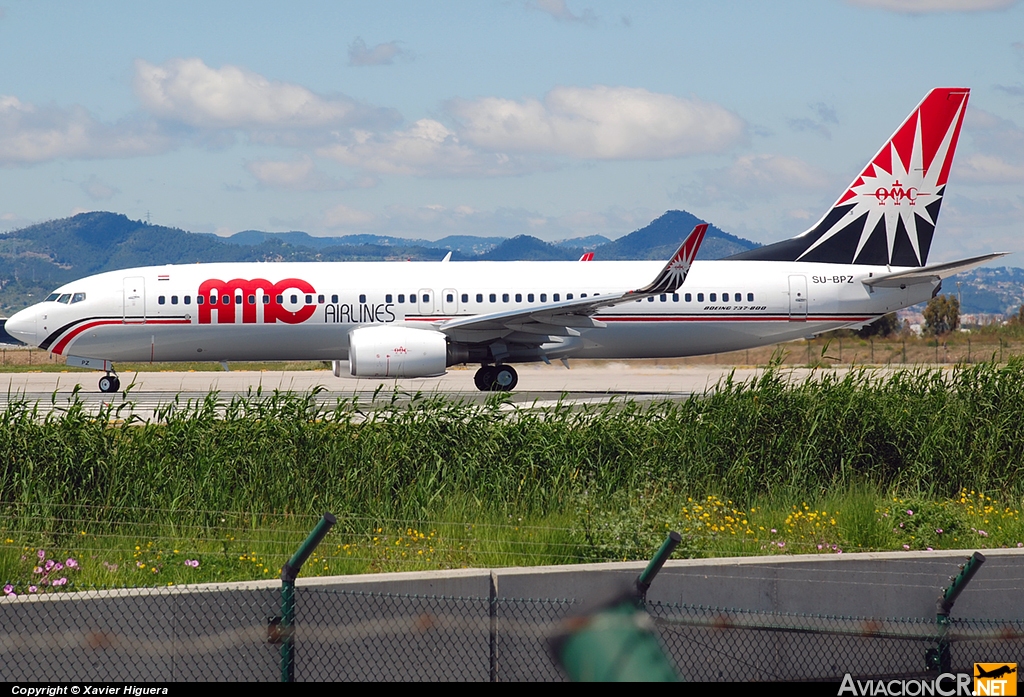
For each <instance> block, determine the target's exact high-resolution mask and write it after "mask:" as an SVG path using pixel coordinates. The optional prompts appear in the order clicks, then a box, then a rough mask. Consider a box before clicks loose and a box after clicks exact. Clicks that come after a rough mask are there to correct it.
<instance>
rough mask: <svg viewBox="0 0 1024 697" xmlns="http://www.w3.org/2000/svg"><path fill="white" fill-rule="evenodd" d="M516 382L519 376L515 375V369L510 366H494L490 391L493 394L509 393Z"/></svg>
mask: <svg viewBox="0 0 1024 697" xmlns="http://www.w3.org/2000/svg"><path fill="white" fill-rule="evenodd" d="M518 382H519V375H518V373H516V370H515V368H513V367H512V366H510V365H499V366H495V371H494V386H493V387H492V388H491V389H492V390H494V391H495V392H498V391H501V392H509V391H511V390H513V389H514V388H515V386H516V384H517V383H518Z"/></svg>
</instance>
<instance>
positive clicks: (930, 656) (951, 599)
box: [925, 552, 985, 673]
mask: <svg viewBox="0 0 1024 697" xmlns="http://www.w3.org/2000/svg"><path fill="white" fill-rule="evenodd" d="M984 563H985V555H984V554H982V553H981V552H975V553H974V554H972V555H971V556H970V557H969V558H968V559H967V562H966V563H964V564H961V565H960V573H958V574H957V575H956V576H950V577H949V580H950V584H949V585H948V586H947V587H946V588H944V589H943V590H942V595H940V596H939V599H938V600H937V601H936V603H935V622H936V624H938V625H939V641H938V646H936V647H935V648H934V649H928V652H927V653H925V664H926V665H927V666H928V668H930V669H932V670H938V671H939V672H941V673H948V672H949V671H950V669H951V659H950V655H949V640H948V639H946V632H948V631H949V613H950V611H951V610H952V609H953V603H955V602H956V599H957V598H958V597H960V594H961V593H962V592H963V590H964V588H966V587H967V584H968V583H970V581H971V579H972V578H974V574H976V573H978V569H980V568H981V565H982V564H984Z"/></svg>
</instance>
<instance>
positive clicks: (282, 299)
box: [277, 295, 284, 305]
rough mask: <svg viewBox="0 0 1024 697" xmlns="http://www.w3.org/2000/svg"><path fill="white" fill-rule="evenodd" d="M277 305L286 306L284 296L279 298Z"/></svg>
mask: <svg viewBox="0 0 1024 697" xmlns="http://www.w3.org/2000/svg"><path fill="white" fill-rule="evenodd" d="M277 304H278V305H284V296H283V295H279V296H277Z"/></svg>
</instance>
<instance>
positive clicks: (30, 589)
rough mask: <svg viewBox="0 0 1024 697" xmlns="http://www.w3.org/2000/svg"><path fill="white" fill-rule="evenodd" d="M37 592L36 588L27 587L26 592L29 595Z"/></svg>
mask: <svg viewBox="0 0 1024 697" xmlns="http://www.w3.org/2000/svg"><path fill="white" fill-rule="evenodd" d="M37 590H39V589H38V588H36V587H35V586H29V587H28V592H29V593H35V592H36V591H37Z"/></svg>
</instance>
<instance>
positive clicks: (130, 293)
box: [124, 276, 146, 323]
mask: <svg viewBox="0 0 1024 697" xmlns="http://www.w3.org/2000/svg"><path fill="white" fill-rule="evenodd" d="M124 321H125V322H126V323H127V322H142V323H145V321H146V279H145V278H143V277H142V276H130V277H128V278H125V279H124Z"/></svg>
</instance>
